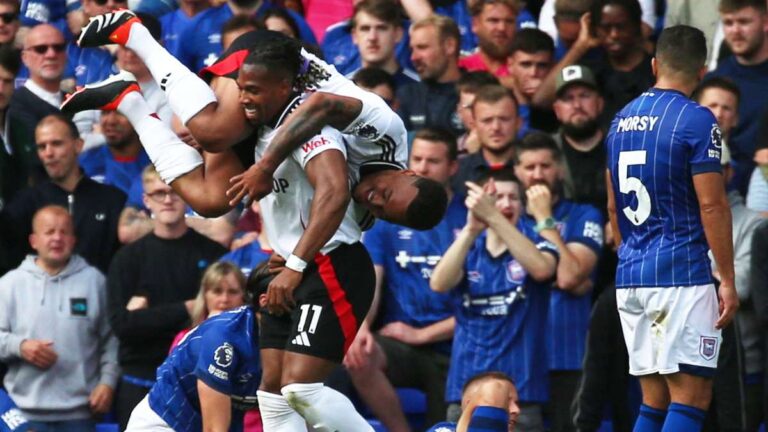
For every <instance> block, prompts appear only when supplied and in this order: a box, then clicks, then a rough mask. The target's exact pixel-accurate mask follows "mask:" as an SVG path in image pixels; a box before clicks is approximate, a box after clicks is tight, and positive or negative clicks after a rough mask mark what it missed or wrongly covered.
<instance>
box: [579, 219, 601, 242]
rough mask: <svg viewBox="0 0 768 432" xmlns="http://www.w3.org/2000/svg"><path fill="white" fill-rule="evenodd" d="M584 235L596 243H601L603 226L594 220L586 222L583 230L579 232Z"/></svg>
mask: <svg viewBox="0 0 768 432" xmlns="http://www.w3.org/2000/svg"><path fill="white" fill-rule="evenodd" d="M581 234H582V235H583V236H584V237H586V238H588V239H592V240H594V241H595V242H596V243H597V244H599V245H602V244H603V227H602V226H600V224H598V223H596V222H587V223H585V224H584V231H583V232H582V233H581Z"/></svg>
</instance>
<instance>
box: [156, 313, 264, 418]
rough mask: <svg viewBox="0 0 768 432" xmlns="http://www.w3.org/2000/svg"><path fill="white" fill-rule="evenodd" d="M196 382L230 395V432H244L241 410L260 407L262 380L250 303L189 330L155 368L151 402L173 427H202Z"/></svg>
mask: <svg viewBox="0 0 768 432" xmlns="http://www.w3.org/2000/svg"><path fill="white" fill-rule="evenodd" d="M197 380H201V381H203V382H204V383H205V384H206V385H208V386H209V387H211V388H212V389H214V390H216V391H218V392H220V393H224V394H226V395H229V396H230V398H231V399H232V423H231V426H230V428H229V430H230V431H232V432H236V431H242V430H243V415H244V413H245V410H248V409H253V408H256V407H257V406H258V403H257V399H256V391H257V390H258V388H259V383H260V382H261V361H260V358H259V343H258V328H257V327H256V313H255V312H254V311H253V309H252V308H251V307H248V306H242V307H240V308H238V309H233V310H231V311H226V312H222V313H221V314H219V315H216V316H215V317H212V318H209V319H207V320H206V321H204V322H203V323H202V324H200V325H199V326H197V327H196V328H194V329H193V330H191V331H190V332H189V333H187V335H186V337H185V338H184V339H182V341H181V342H180V343H179V345H178V346H177V347H176V348H174V349H173V351H172V352H171V354H170V355H169V356H168V358H167V359H166V360H165V362H164V363H163V364H162V365H160V367H159V368H157V382H156V383H155V385H154V386H153V387H152V390H150V391H149V406H150V407H151V408H152V411H154V412H155V413H157V415H159V416H160V417H161V418H162V419H163V420H164V421H165V422H166V423H167V424H168V426H170V427H171V428H173V430H178V431H182V430H183V431H189V432H200V431H202V430H203V423H202V417H201V414H200V398H199V397H198V394H197Z"/></svg>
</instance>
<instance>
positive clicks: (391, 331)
mask: <svg viewBox="0 0 768 432" xmlns="http://www.w3.org/2000/svg"><path fill="white" fill-rule="evenodd" d="M379 334H380V335H382V336H386V337H389V338H392V339H395V340H398V341H400V342H402V343H405V344H408V345H421V344H423V343H424V340H423V338H422V337H421V332H420V331H419V329H417V328H416V327H412V326H409V325H408V324H406V323H404V322H400V321H395V322H391V323H389V324H387V325H385V326H384V327H382V328H381V330H379Z"/></svg>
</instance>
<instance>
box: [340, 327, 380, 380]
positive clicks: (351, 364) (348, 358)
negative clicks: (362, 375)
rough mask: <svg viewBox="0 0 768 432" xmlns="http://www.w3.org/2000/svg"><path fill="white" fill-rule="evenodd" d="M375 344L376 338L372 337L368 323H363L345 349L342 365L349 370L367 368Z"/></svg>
mask: <svg viewBox="0 0 768 432" xmlns="http://www.w3.org/2000/svg"><path fill="white" fill-rule="evenodd" d="M375 345H376V339H374V338H373V333H371V330H370V329H369V328H368V325H367V324H365V323H363V325H361V326H360V330H358V331H357V335H356V336H355V340H354V341H353V342H352V345H350V347H349V350H347V355H345V356H344V366H345V367H346V368H347V369H350V370H364V369H367V368H368V366H370V364H371V354H372V353H373V348H374V346H375Z"/></svg>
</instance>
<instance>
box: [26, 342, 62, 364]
mask: <svg viewBox="0 0 768 432" xmlns="http://www.w3.org/2000/svg"><path fill="white" fill-rule="evenodd" d="M20 348H21V358H23V359H24V360H26V361H28V362H29V363H32V364H33V365H35V366H37V367H38V368H40V369H48V368H50V367H51V366H53V365H54V363H56V360H58V358H59V355H58V354H56V351H54V350H53V341H52V340H39V339H26V340H25V341H24V342H22V343H21V346H20Z"/></svg>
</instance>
